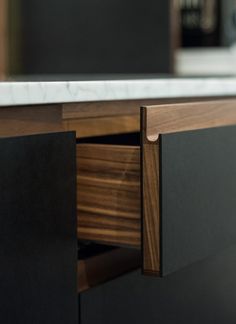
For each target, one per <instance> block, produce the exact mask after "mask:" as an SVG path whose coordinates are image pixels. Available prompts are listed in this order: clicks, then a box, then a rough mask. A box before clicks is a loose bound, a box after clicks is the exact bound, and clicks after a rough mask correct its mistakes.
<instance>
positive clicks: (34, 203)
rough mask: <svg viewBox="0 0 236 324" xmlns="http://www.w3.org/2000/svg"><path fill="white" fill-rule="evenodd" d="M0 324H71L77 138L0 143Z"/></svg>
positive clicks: (74, 316) (74, 307)
mask: <svg viewBox="0 0 236 324" xmlns="http://www.w3.org/2000/svg"><path fill="white" fill-rule="evenodd" d="M0 152H1V159H0V264H1V266H0V301H1V302H0V323H2V324H13V323H14V324H18V323H19V324H21V323H22V324H33V323H34V324H51V323H57V324H75V323H77V309H78V305H77V293H76V263H77V241H76V214H75V210H76V204H75V188H76V187H75V135H74V134H73V133H56V134H47V135H35V136H24V137H16V138H3V139H0Z"/></svg>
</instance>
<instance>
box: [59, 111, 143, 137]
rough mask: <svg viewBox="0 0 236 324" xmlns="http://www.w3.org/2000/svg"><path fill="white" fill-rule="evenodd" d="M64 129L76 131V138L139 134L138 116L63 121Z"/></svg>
mask: <svg viewBox="0 0 236 324" xmlns="http://www.w3.org/2000/svg"><path fill="white" fill-rule="evenodd" d="M63 126H64V129H65V130H67V131H76V136H77V138H82V137H91V136H101V135H112V134H121V133H131V132H139V130H140V121H139V114H137V115H124V116H120V115H118V116H109V117H98V118H76V119H66V120H63Z"/></svg>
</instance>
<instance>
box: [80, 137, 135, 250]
mask: <svg viewBox="0 0 236 324" xmlns="http://www.w3.org/2000/svg"><path fill="white" fill-rule="evenodd" d="M131 138H132V136H131ZM115 139H116V140H115V141H113V143H114V142H116V143H118V144H116V143H115V144H105V143H104V142H105V140H104V139H103V141H101V142H100V143H79V144H77V148H76V161H77V224H78V226H77V234H78V238H79V239H82V240H89V241H93V242H98V243H103V244H108V245H116V246H125V247H132V248H139V247H140V245H141V201H140V147H139V146H138V145H136V146H135V145H121V144H122V142H123V139H122V136H121V137H119V138H118V139H119V140H117V137H116V138H115ZM109 140H110V141H111V139H109ZM90 141H91V142H92V140H90ZM97 141H98V139H97ZM133 142H135V141H133Z"/></svg>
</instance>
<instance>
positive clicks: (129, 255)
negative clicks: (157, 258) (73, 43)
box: [78, 248, 141, 293]
mask: <svg viewBox="0 0 236 324" xmlns="http://www.w3.org/2000/svg"><path fill="white" fill-rule="evenodd" d="M139 267H141V252H140V251H138V250H133V249H132V250H131V249H124V248H118V249H114V250H111V251H108V252H104V253H102V254H98V255H95V256H92V257H89V258H86V259H82V260H79V261H78V292H79V293H81V292H83V291H85V290H88V289H89V288H92V287H94V286H97V285H99V284H102V283H103V282H106V281H108V280H111V279H113V278H116V277H118V276H121V275H123V274H125V273H127V272H130V271H133V270H135V269H138V268H139Z"/></svg>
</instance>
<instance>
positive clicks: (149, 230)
mask: <svg viewBox="0 0 236 324" xmlns="http://www.w3.org/2000/svg"><path fill="white" fill-rule="evenodd" d="M143 113H144V115H143V143H142V155H143V159H142V171H143V172H142V181H143V183H142V193H143V195H142V199H143V209H142V217H143V270H144V273H146V274H154V275H158V276H165V275H168V274H171V273H174V272H176V271H179V270H181V269H182V268H184V267H186V266H189V265H191V264H193V263H194V262H196V261H199V260H203V259H205V258H207V257H209V256H211V255H215V254H217V253H219V252H220V251H221V250H224V249H225V248H227V247H230V246H233V245H235V244H236V217H235V216H236V199H235V197H236V126H235V124H236V101H235V100H231V101H228V102H227V101H219V102H209V103H208V102H206V103H194V104H180V105H172V106H168V105H167V106H156V107H150V108H148V107H147V108H145V109H144V111H143ZM230 124H232V125H230ZM216 126H217V127H216ZM199 275H201V274H199Z"/></svg>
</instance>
